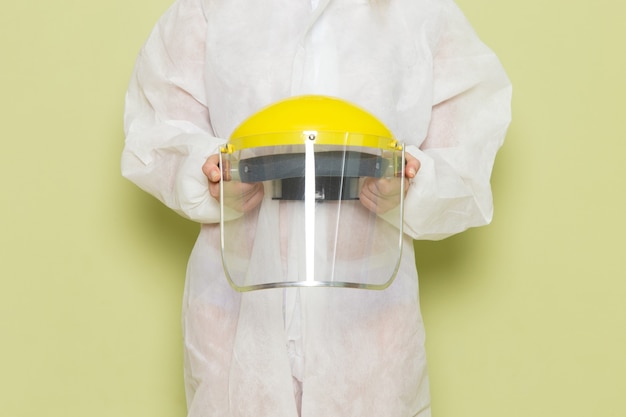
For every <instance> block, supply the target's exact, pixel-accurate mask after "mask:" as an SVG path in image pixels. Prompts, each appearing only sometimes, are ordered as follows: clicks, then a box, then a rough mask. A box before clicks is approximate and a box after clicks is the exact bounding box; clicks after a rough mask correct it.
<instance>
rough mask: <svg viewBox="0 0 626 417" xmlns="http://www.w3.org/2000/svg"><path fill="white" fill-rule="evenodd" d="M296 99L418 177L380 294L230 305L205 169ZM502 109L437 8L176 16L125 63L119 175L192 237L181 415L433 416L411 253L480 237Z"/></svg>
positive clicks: (504, 97)
mask: <svg viewBox="0 0 626 417" xmlns="http://www.w3.org/2000/svg"><path fill="white" fill-rule="evenodd" d="M307 93H314V94H327V95H331V96H336V97H339V98H342V99H345V100H348V101H350V102H353V103H355V104H357V105H359V106H361V107H363V108H365V109H366V110H368V111H369V112H371V113H372V114H374V115H375V116H377V117H378V118H379V119H380V120H381V121H382V122H383V123H385V124H386V125H387V127H388V128H389V129H390V130H391V131H392V132H393V133H394V135H395V136H396V137H397V138H398V139H400V140H401V141H403V142H404V143H405V144H406V146H407V148H406V149H407V152H409V153H410V154H412V155H414V156H415V157H417V158H418V159H419V160H420V162H421V169H420V171H419V173H418V175H417V177H416V178H415V180H414V181H413V184H412V185H411V187H410V188H409V190H408V194H407V196H406V199H405V227H404V230H405V233H406V236H405V245H404V246H405V250H404V253H403V258H402V262H401V265H400V269H399V272H398V276H397V278H396V280H395V281H394V283H393V284H392V285H391V286H390V287H389V288H388V289H386V290H384V291H367V290H354V289H337V288H312V289H300V290H294V289H289V290H281V289H277V290H263V291H256V292H250V293H243V294H240V293H237V292H235V291H234V290H232V289H231V288H230V286H229V285H228V283H227V280H226V278H225V277H224V275H223V271H222V266H221V260H220V253H219V228H218V226H217V224H216V222H218V221H219V203H218V202H217V201H216V200H215V199H213V198H212V197H211V196H210V195H209V193H208V187H207V179H206V178H205V177H204V175H203V173H202V170H201V167H202V164H203V163H204V161H205V160H206V158H207V157H208V156H209V155H211V154H214V153H216V152H217V150H218V148H219V145H220V144H222V143H224V142H225V140H226V139H227V138H228V137H229V136H230V134H231V132H232V131H233V130H234V129H235V128H236V127H237V126H238V124H239V123H241V122H242V121H243V120H244V119H245V118H246V117H248V116H250V115H251V114H253V113H255V112H256V111H258V110H259V109H261V108H262V107H264V106H266V105H269V104H271V103H273V102H276V101H278V100H280V99H282V98H285V97H289V96H294V95H300V94H307ZM510 97H511V87H510V83H509V80H508V78H507V76H506V74H505V72H504V71H503V69H502V67H501V65H500V62H499V61H498V59H497V57H496V56H495V55H494V54H493V52H492V51H490V50H489V49H488V48H487V47H486V46H485V45H484V44H483V43H482V42H481V41H480V40H479V39H478V38H477V36H476V34H475V33H474V31H473V30H472V28H471V27H470V25H469V24H468V22H467V21H466V19H465V17H464V16H463V14H462V13H461V11H460V10H459V9H458V7H457V6H456V5H455V4H454V3H453V2H452V1H451V0H386V1H383V0H380V1H374V0H372V1H367V0H319V2H310V3H307V2H306V1H293V0H290V1H286V0H282V1H280V0H267V1H264V2H252V1H245V0H178V1H176V2H175V3H174V4H173V5H172V7H171V8H170V9H169V10H168V11H167V12H166V13H165V14H164V15H163V17H162V18H161V19H160V20H159V22H158V23H157V25H156V26H155V28H154V30H153V32H152V33H151V35H150V36H149V38H148V40H147V42H146V43H145V45H144V46H143V48H142V50H141V52H140V54H139V56H138V59H137V63H136V67H135V70H134V73H133V76H132V79H131V82H130V86H129V89H128V93H127V98H126V113H125V130H126V146H125V149H124V152H123V156H122V172H123V175H124V176H125V177H127V178H128V179H130V180H131V181H133V182H134V183H136V184H137V185H138V186H139V187H141V188H142V189H143V190H145V191H147V192H149V193H151V194H152V195H154V196H155V197H157V198H158V199H160V200H161V201H162V202H163V203H164V204H166V205H167V206H168V207H170V208H171V209H173V210H175V211H176V212H178V213H179V214H181V215H182V216H185V217H186V218H189V219H192V220H194V221H197V222H199V223H202V227H201V231H200V235H199V237H198V240H197V243H196V245H195V247H194V249H193V252H192V254H191V258H190V261H189V265H188V270H187V280H186V286H185V295H184V306H183V310H184V311H183V331H184V348H185V382H186V390H187V391H186V392H187V399H188V413H189V416H190V417H208V416H219V417H222V416H233V417H235V416H237V417H243V416H255V417H265V416H267V417H270V416H271V417H296V416H298V415H301V416H302V417H322V416H324V417H327V416H333V417H348V416H358V417H368V416H372V417H374V416H375V417H380V416H385V417H408V416H420V417H425V416H430V400H429V388H428V376H427V371H426V360H425V352H424V337H425V335H424V326H423V322H422V319H421V315H420V310H419V296H418V281H417V272H416V268H415V262H414V261H415V259H414V254H413V251H412V239H442V238H445V237H447V236H450V235H452V234H455V233H459V232H462V231H463V230H466V229H467V228H469V227H475V226H481V225H485V224H487V223H489V222H490V221H491V218H492V212H493V207H492V197H491V188H490V183H489V180H490V175H491V169H492V166H493V162H494V158H495V155H496V152H497V150H498V149H499V147H500V146H501V144H502V141H503V140H504V136H505V133H506V129H507V127H508V124H509V122H510V100H511V98H510ZM258 244H259V245H263V242H258ZM268 256H271V253H270V254H268ZM294 392H296V395H294Z"/></svg>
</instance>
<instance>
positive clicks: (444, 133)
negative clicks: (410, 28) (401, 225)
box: [405, 1, 511, 240]
mask: <svg viewBox="0 0 626 417" xmlns="http://www.w3.org/2000/svg"><path fill="white" fill-rule="evenodd" d="M444 3H445V5H444V10H443V14H442V15H443V20H442V26H441V32H440V38H439V41H438V43H437V49H436V50H435V51H434V56H433V107H432V116H431V122H430V126H429V129H428V133H427V136H426V139H425V140H424V141H423V142H422V143H421V145H420V146H419V147H417V146H407V152H409V153H411V154H412V155H413V156H415V157H417V158H418V159H419V160H420V162H421V169H420V171H419V172H418V175H417V176H416V178H415V179H414V181H413V184H412V186H411V187H410V188H409V191H408V193H407V197H406V201H405V207H406V212H405V232H406V233H408V234H409V235H410V236H411V237H413V238H415V239H432V240H438V239H443V238H445V237H447V236H450V235H452V234H455V233H459V232H461V231H463V230H465V229H467V228H470V227H475V226H482V225H485V224H488V223H489V222H490V221H491V219H492V215H493V203H492V193H491V186H490V176H491V170H492V167H493V163H494V159H495V155H496V152H497V150H498V149H499V148H500V146H501V145H502V142H503V140H504V136H505V133H506V130H507V127H508V125H509V122H510V102H511V86H510V82H509V80H508V78H507V76H506V74H505V72H504V70H503V69H502V66H501V65H500V62H499V60H498V59H497V57H496V56H495V55H494V53H493V52H492V51H491V50H489V49H488V48H487V47H486V46H485V45H484V44H483V43H482V42H481V41H480V40H479V39H478V38H477V36H476V34H475V33H474V31H473V30H472V28H471V27H470V24H469V23H468V22H467V20H466V18H465V17H464V16H463V14H462V12H461V11H460V10H459V9H458V7H457V6H456V5H455V4H453V3H452V2H451V1H446V2H444Z"/></svg>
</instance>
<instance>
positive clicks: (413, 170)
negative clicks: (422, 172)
mask: <svg viewBox="0 0 626 417" xmlns="http://www.w3.org/2000/svg"><path fill="white" fill-rule="evenodd" d="M404 158H405V160H406V166H405V170H404V175H405V176H406V177H407V178H415V176H416V175H417V172H418V171H419V169H420V167H421V165H422V164H421V163H420V161H419V160H418V159H417V158H416V157H414V156H413V155H411V154H409V153H405V154H404Z"/></svg>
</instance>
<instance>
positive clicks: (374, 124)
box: [223, 95, 400, 152]
mask: <svg viewBox="0 0 626 417" xmlns="http://www.w3.org/2000/svg"><path fill="white" fill-rule="evenodd" d="M307 141H315V144H316V145H341V146H361V147H368V148H378V149H383V150H399V149H400V148H399V145H398V141H397V140H396V139H394V137H393V134H392V133H391V132H390V131H389V129H387V127H386V126H385V125H383V124H382V123H381V122H380V121H379V120H378V119H377V118H376V117H375V116H373V115H372V114H370V113H368V112H367V111H365V110H363V109H361V108H360V107H357V106H355V105H354V104H352V103H349V102H347V101H345V100H341V99H338V98H334V97H328V96H319V95H305V96H297V97H290V98H287V99H285V100H281V101H279V102H277V103H274V104H272V105H270V106H267V107H265V108H263V109H261V110H260V111H258V112H257V113H255V114H254V115H252V116H250V117H249V118H248V119H246V120H245V121H244V122H243V123H241V124H240V125H239V127H237V129H235V131H234V132H233V133H232V135H231V136H230V140H229V142H228V145H227V146H226V148H224V149H223V152H232V151H236V150H242V149H248V148H258V147H262V146H282V145H303V144H304V143H305V142H307Z"/></svg>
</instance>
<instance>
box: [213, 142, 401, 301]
mask: <svg viewBox="0 0 626 417" xmlns="http://www.w3.org/2000/svg"><path fill="white" fill-rule="evenodd" d="M404 163H405V162H404V151H403V150H385V149H377V148H368V147H355V146H341V145H319V144H315V143H314V142H311V143H306V144H303V145H288V146H271V147H258V148H250V149H243V150H240V151H233V152H230V153H222V154H220V167H221V169H222V181H221V183H220V191H221V192H220V196H221V198H220V208H221V213H222V215H221V221H220V228H221V250H222V262H223V266H224V270H225V273H226V277H227V278H228V280H229V281H230V284H231V285H232V287H233V288H235V289H236V290H237V291H251V290H258V289H264V288H278V287H304V286H318V287H319V286H327V287H351V288H366V289H384V288H386V287H387V286H389V285H390V284H391V282H392V281H393V279H394V277H395V274H396V272H397V268H398V265H399V262H400V255H401V252H402V219H403V207H404V194H405V187H406V184H405V178H404V169H403V167H404ZM367 190H370V192H366V191H367ZM371 190H374V192H371ZM362 191H363V193H362ZM381 195H384V196H385V197H384V198H381V197H380V196H381ZM259 200H260V203H258V204H257V203H256V202H258V201H259ZM251 202H252V204H249V203H251ZM250 206H253V207H252V208H250Z"/></svg>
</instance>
